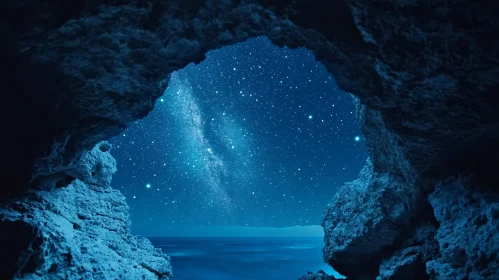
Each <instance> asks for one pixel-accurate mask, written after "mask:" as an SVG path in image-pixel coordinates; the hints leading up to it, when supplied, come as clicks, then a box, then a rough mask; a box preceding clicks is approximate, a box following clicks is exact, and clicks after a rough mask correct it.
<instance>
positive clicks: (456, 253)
mask: <svg viewBox="0 0 499 280" xmlns="http://www.w3.org/2000/svg"><path fill="white" fill-rule="evenodd" d="M429 200H430V203H431V205H432V206H433V208H434V209H435V217H436V219H437V220H438V222H439V223H440V227H439V228H438V231H437V234H436V236H435V238H436V239H437V240H438V245H439V251H440V254H439V255H438V257H437V258H434V259H432V260H430V261H429V262H428V263H427V268H426V269H427V272H428V274H429V275H431V276H432V277H434V278H438V279H499V260H498V258H499V196H498V195H497V193H496V194H493V193H487V194H483V193H480V192H476V191H475V186H473V185H472V184H470V180H469V178H463V177H458V178H453V179H449V180H446V181H444V182H441V183H439V184H438V185H437V187H436V189H435V192H434V193H432V194H431V195H430V198H429Z"/></svg>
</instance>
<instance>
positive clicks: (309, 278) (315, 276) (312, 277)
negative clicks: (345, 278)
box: [298, 270, 336, 280]
mask: <svg viewBox="0 0 499 280" xmlns="http://www.w3.org/2000/svg"><path fill="white" fill-rule="evenodd" d="M298 280H336V278H334V277H333V276H329V275H327V274H326V273H325V272H324V271H323V270H319V271H317V272H316V273H313V272H308V274H307V275H305V276H301V277H300V278H298Z"/></svg>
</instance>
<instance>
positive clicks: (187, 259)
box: [150, 237, 335, 280]
mask: <svg viewBox="0 0 499 280" xmlns="http://www.w3.org/2000/svg"><path fill="white" fill-rule="evenodd" d="M150 240H151V242H152V243H153V244H154V246H155V247H157V248H161V249H162V250H163V252H165V253H166V254H168V255H170V256H171V260H172V266H173V274H174V279H176V280H201V279H203V280H211V279H216V280H255V279H269V280H271V279H283V280H284V279H297V278H298V277H300V276H302V275H305V274H307V272H308V271H317V270H319V269H322V270H324V271H326V272H327V273H329V274H334V273H335V272H334V271H333V270H332V269H331V268H330V267H329V266H327V265H326V264H325V263H324V262H323V260H322V247H323V245H324V243H323V240H322V238H265V237H263V238H262V237H256V238H246V237H238V238H225V237H224V238H213V237H210V238H192V237H189V238H170V237H168V238H150Z"/></svg>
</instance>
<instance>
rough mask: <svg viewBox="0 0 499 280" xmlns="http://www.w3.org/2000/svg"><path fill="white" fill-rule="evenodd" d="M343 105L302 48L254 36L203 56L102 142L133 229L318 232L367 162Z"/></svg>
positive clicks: (348, 105) (346, 99)
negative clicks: (144, 112) (145, 111)
mask: <svg viewBox="0 0 499 280" xmlns="http://www.w3.org/2000/svg"><path fill="white" fill-rule="evenodd" d="M355 104H356V99H355V98H354V97H353V96H351V95H349V94H347V93H344V92H342V91H340V90H339V89H338V87H337V85H336V83H335V81H334V79H333V78H332V76H331V74H330V73H329V72H327V70H326V69H325V67H324V66H323V65H321V64H319V63H318V62H317V61H316V60H315V57H314V55H313V53H312V52H311V51H308V50H305V49H288V48H279V47H277V46H275V45H273V44H272V42H270V40H269V39H268V38H267V37H258V38H253V39H249V40H247V41H245V42H243V43H238V44H236V45H233V46H227V47H224V48H222V49H219V50H215V51H211V52H209V53H208V55H207V58H206V60H204V61H203V62H201V63H200V64H198V65H194V64H192V65H189V66H187V67H185V68H184V69H182V70H180V71H178V72H175V73H173V74H172V76H171V79H170V82H169V86H168V88H167V89H166V91H165V93H164V94H163V95H162V96H161V97H159V98H158V99H157V100H156V105H155V108H154V110H153V111H152V112H151V113H150V114H149V115H148V116H147V117H146V118H144V119H142V120H138V121H136V122H135V123H133V124H131V126H130V127H129V128H128V129H127V130H126V131H124V132H123V133H121V135H119V136H117V137H116V138H113V139H112V140H111V143H112V144H113V150H112V152H111V153H112V154H113V156H114V157H116V159H117V164H118V171H117V173H116V174H115V175H114V177H113V183H112V185H113V187H114V188H117V189H119V190H121V191H122V192H123V193H124V194H125V196H126V197H127V201H128V204H129V205H130V207H131V217H132V225H133V229H134V230H133V233H135V234H140V235H145V236H150V237H161V236H175V237H178V236H193V235H194V236H212V235H215V236H216V234H219V235H220V236H225V235H227V234H229V233H228V232H231V231H232V232H234V231H236V232H237V231H238V230H239V231H241V228H242V227H248V226H249V227H252V228H248V229H247V230H246V232H240V233H239V235H243V236H244V235H248V234H249V235H251V232H253V233H252V234H254V235H255V236H260V235H262V232H263V231H264V229H259V228H262V227H274V228H276V227H294V226H312V225H315V227H310V228H305V229H290V228H288V229H285V230H278V229H274V231H275V233H271V232H267V233H266V234H267V235H269V236H271V235H272V234H275V235H276V236H279V234H281V235H282V234H285V235H291V236H292V235H293V234H295V235H297V236H299V234H303V235H305V236H310V235H313V234H316V233H315V232H319V231H321V232H322V228H320V227H319V226H318V225H319V224H320V219H321V216H322V213H323V211H324V208H325V207H326V205H327V204H328V203H329V201H330V200H331V199H332V197H333V196H334V193H335V192H336V190H337V189H338V188H339V187H340V186H341V185H342V184H343V183H344V182H346V181H351V180H353V179H355V178H356V176H357V174H358V172H359V171H360V169H361V167H362V166H363V165H364V164H365V160H366V158H367V152H366V150H365V148H364V146H363V145H364V144H363V137H362V135H361V132H360V127H359V125H358V123H357V121H356V114H355V110H356V108H355ZM200 217H202V218H200ZM235 226H237V227H240V228H239V229H234V228H233V227H235ZM200 227H208V228H205V229H204V231H203V230H202V229H201V230H200ZM255 227H256V228H255ZM259 230H260V231H262V232H259ZM292 230H295V231H296V232H291V231H292ZM191 231H194V233H193V232H191ZM217 231H218V233H217ZM267 231H268V230H267ZM307 231H308V232H307ZM298 232H300V233H298ZM232 234H234V233H232ZM317 234H320V233H317ZM316 236H318V235H316ZM318 240H319V239H318ZM319 241H320V242H321V243H322V239H321V240H319ZM318 246H320V247H322V244H319V245H318ZM166 249H171V248H166ZM316 249H317V250H316V253H317V255H316V257H317V256H320V252H321V250H320V248H316ZM167 253H169V252H168V251H167ZM175 254H176V253H175ZM176 257H177V256H174V257H173V258H176ZM317 259H319V260H320V258H319V257H317ZM174 263H175V261H174ZM321 268H322V269H326V267H321ZM311 269H312V268H311ZM317 269H319V268H317ZM180 273H181V272H180ZM301 274H303V272H302V273H301ZM301 274H297V275H296V276H299V275H301Z"/></svg>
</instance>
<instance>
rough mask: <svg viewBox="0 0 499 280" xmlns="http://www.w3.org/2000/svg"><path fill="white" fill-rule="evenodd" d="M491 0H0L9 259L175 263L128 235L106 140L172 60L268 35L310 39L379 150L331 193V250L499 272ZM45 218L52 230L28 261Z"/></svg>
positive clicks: (338, 264)
mask: <svg viewBox="0 0 499 280" xmlns="http://www.w3.org/2000/svg"><path fill="white" fill-rule="evenodd" d="M496 6H497V4H495V3H485V2H480V1H479V2H477V1H461V2H453V1H440V2H438V3H433V2H428V1H396V2H392V3H387V2H380V1H374V2H373V1H337V2H334V3H333V2H331V3H330V2H328V1H321V0H317V1H303V0H297V1H290V2H286V1H269V0H253V1H175V0H171V1H155V0H154V1H141V0H130V1H126V0H122V1H104V2H97V1H88V2H86V3H80V4H65V3H62V2H61V1H58V0H57V1H56V0H49V1H43V2H32V1H13V0H9V1H3V2H2V3H1V4H0V16H1V17H0V29H1V30H2V33H1V36H2V42H4V44H2V46H1V47H0V50H1V54H0V56H1V59H2V64H1V65H0V74H1V75H0V76H1V79H2V85H3V89H4V90H3V92H4V96H5V97H6V100H5V101H4V102H2V119H3V120H4V121H3V122H4V125H3V127H4V130H5V131H6V134H5V135H4V137H2V139H3V146H4V147H6V149H7V150H6V152H5V153H4V157H3V163H2V171H1V172H2V175H1V177H2V185H3V186H2V191H1V196H0V197H1V207H0V217H1V225H0V227H1V228H2V232H4V230H3V229H8V230H9V231H13V232H16V233H18V234H16V235H11V234H8V236H7V237H8V238H6V239H7V240H2V241H0V242H7V243H8V242H9V241H8V240H10V239H12V237H13V236H16V237H18V238H19V240H16V242H15V243H13V244H12V246H13V248H14V247H15V250H12V253H13V254H14V255H15V254H18V253H19V256H18V257H17V258H18V261H17V262H16V263H17V264H18V267H17V269H16V268H15V267H14V262H12V259H13V258H16V257H14V256H13V255H5V254H4V255H2V257H3V258H4V257H5V258H8V259H9V260H10V261H8V262H4V264H3V265H2V273H3V275H2V276H5V275H7V274H12V275H11V276H7V277H14V275H18V276H16V277H20V278H23V277H25V278H30V277H36V276H38V277H40V275H50V276H51V277H52V278H53V279H60V278H69V279H73V278H74V277H76V276H75V275H78V276H77V277H78V278H97V279H99V278H106V277H110V278H126V279H138V278H142V277H144V278H146V279H170V278H171V277H172V272H171V265H170V263H169V258H168V257H167V256H165V255H163V254H162V253H161V252H160V251H158V250H156V249H154V247H153V246H152V245H151V244H150V242H149V241H148V240H147V239H145V238H143V237H140V236H132V235H131V234H130V221H129V214H128V206H127V205H126V202H125V200H124V198H123V196H122V195H121V194H120V193H119V192H118V191H117V190H114V189H112V188H110V187H109V185H110V180H111V176H112V174H113V173H114V172H115V171H116V162H115V160H114V159H113V158H112V157H111V156H110V155H109V153H108V152H109V151H108V149H109V147H108V146H107V144H105V143H101V142H102V141H105V140H107V139H109V138H111V137H113V136H116V135H118V134H120V133H121V132H122V131H123V130H124V129H126V127H127V126H128V124H130V123H132V122H133V121H135V120H137V119H140V118H143V117H145V116H146V115H147V114H148V113H149V112H150V111H151V110H152V108H153V107H154V102H155V101H156V99H157V98H159V97H160V96H161V95H162V93H163V91H164V90H165V88H166V87H167V85H168V82H169V74H170V73H172V72H174V71H176V70H178V69H181V68H183V67H185V66H186V65H188V64H189V63H191V62H194V63H199V62H201V61H202V60H203V59H205V54H206V53H207V52H208V51H209V50H211V49H217V48H220V47H222V46H226V45H231V44H234V43H237V42H242V41H245V40H247V39H248V38H253V37H257V36H263V35H265V36H267V37H268V38H269V39H270V40H271V41H272V42H273V43H274V44H276V45H277V46H287V47H289V48H298V47H303V48H307V49H309V50H311V51H312V52H313V53H314V55H315V57H316V59H317V60H318V61H320V62H321V63H323V64H324V66H325V67H326V69H327V70H328V71H329V72H330V73H331V75H332V77H334V79H335V81H336V83H337V84H338V86H339V87H340V88H341V89H342V90H344V91H346V92H350V93H352V94H353V95H355V96H356V97H357V98H358V99H359V103H358V106H357V112H356V114H357V118H358V120H359V122H360V125H361V129H362V133H363V137H364V139H365V144H366V146H367V149H368V152H369V158H370V159H369V161H368V162H367V163H366V166H365V167H364V168H363V169H362V171H361V172H360V173H359V177H358V179H356V180H354V181H352V182H349V183H345V185H344V186H343V187H342V188H341V189H340V190H339V192H338V193H337V194H336V195H334V197H332V202H331V203H330V205H329V206H328V207H327V208H326V211H325V215H324V218H323V223H322V226H323V228H324V231H325V238H324V241H325V246H324V250H323V252H324V259H325V260H326V261H327V262H328V263H329V264H330V265H332V266H333V267H335V269H336V270H337V271H338V272H340V273H341V274H343V275H345V276H347V278H348V279H375V278H376V277H378V279H402V278H405V277H406V276H407V275H426V276H425V277H428V278H429V279H499V274H498V271H499V268H498V266H499V265H498V262H499V261H498V259H497V253H496V252H498V251H499V248H498V247H499V235H498V230H499V214H498V213H499V198H498V188H497V178H496V176H495V175H496V174H495V168H494V167H493V166H495V165H496V163H497V162H499V160H498V159H499V152H498V150H497V149H498V148H497V147H499V133H498V131H499V113H498V111H497V108H498V107H499V106H498V105H499V104H498V102H497V100H496V98H494V93H495V92H496V91H497V90H499V83H498V79H497V77H498V76H499V71H498V69H499V68H498V63H499V56H498V54H497V51H496V49H497V48H498V47H499V40H498V38H499V24H498V22H497V19H496V15H495V13H494V11H495V10H496V9H494V8H497V7H496ZM19 15H22V16H19ZM61 178H62V179H61ZM65 185H66V186H65ZM34 228H36V230H37V234H39V235H42V236H49V237H50V238H47V239H43V241H42V243H41V244H38V245H37V250H39V255H40V256H43V261H36V262H30V264H29V266H28V267H27V269H26V267H24V266H22V265H20V264H21V263H22V260H24V259H25V256H26V254H27V252H28V251H29V246H30V244H31V239H32V238H33V236H32V234H31V233H30V229H34ZM96 238H97V239H98V240H99V242H95V239H96ZM14 244H15V245H14ZM21 247H26V249H25V250H22V249H20V248H21ZM423 269H424V271H422V270H423ZM71 277H73V278H71ZM324 277H326V276H324V275H323V274H322V273H317V274H314V273H311V274H309V275H306V276H304V279H323V278H324ZM75 279H77V278H75ZM414 279H416V278H414ZM417 279H421V278H417Z"/></svg>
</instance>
